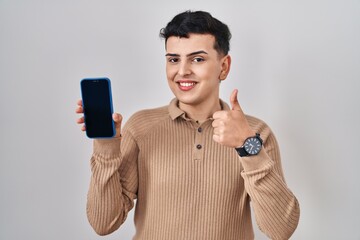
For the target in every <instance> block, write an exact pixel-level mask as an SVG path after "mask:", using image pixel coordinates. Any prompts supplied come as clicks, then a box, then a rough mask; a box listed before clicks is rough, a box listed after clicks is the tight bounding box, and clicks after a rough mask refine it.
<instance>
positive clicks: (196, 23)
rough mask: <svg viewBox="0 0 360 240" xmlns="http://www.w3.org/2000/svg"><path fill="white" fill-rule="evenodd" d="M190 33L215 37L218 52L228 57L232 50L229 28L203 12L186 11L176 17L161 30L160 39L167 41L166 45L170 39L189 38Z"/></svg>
mask: <svg viewBox="0 0 360 240" xmlns="http://www.w3.org/2000/svg"><path fill="white" fill-rule="evenodd" d="M190 33H199V34H211V35H213V36H214V37H215V44H214V48H215V50H216V51H218V52H219V53H223V54H224V55H226V54H228V52H229V50H230V38H231V33H230V30H229V28H228V26H227V25H226V24H224V23H222V22H220V21H219V20H217V19H216V18H214V17H213V16H211V14H210V13H208V12H203V11H196V12H192V11H185V12H182V13H180V14H178V15H176V16H175V17H174V18H173V19H172V20H171V21H170V22H169V23H168V24H167V25H166V27H165V28H162V29H161V30H160V37H162V38H164V39H165V44H166V42H167V39H168V38H169V37H172V36H175V37H185V38H188V37H189V34H190Z"/></svg>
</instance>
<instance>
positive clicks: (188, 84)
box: [180, 82, 195, 87]
mask: <svg viewBox="0 0 360 240" xmlns="http://www.w3.org/2000/svg"><path fill="white" fill-rule="evenodd" d="M194 85H195V83H187V82H181V83H180V86H182V87H191V86H194Z"/></svg>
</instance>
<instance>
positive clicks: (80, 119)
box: [76, 117, 85, 124]
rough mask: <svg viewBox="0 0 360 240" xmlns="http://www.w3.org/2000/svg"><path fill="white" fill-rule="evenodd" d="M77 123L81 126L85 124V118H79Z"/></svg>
mask: <svg viewBox="0 0 360 240" xmlns="http://www.w3.org/2000/svg"><path fill="white" fill-rule="evenodd" d="M76 122H77V123H79V124H82V123H84V122H85V121H84V117H81V118H78V120H77V121H76Z"/></svg>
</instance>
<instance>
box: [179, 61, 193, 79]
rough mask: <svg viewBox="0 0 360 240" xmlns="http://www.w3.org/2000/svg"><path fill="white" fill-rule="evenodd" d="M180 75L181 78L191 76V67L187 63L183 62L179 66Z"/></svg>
mask: <svg viewBox="0 0 360 240" xmlns="http://www.w3.org/2000/svg"><path fill="white" fill-rule="evenodd" d="M178 74H179V75H180V76H181V77H184V76H188V75H190V74H191V66H190V64H189V63H188V62H187V61H183V62H181V63H180V64H179V69H178Z"/></svg>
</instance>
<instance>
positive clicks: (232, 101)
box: [230, 89, 241, 111]
mask: <svg viewBox="0 0 360 240" xmlns="http://www.w3.org/2000/svg"><path fill="white" fill-rule="evenodd" d="M237 94H238V90H237V89H234V91H233V92H232V93H231V96H230V104H231V109H232V110H238V111H241V107H240V104H239V101H238V99H237Z"/></svg>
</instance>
